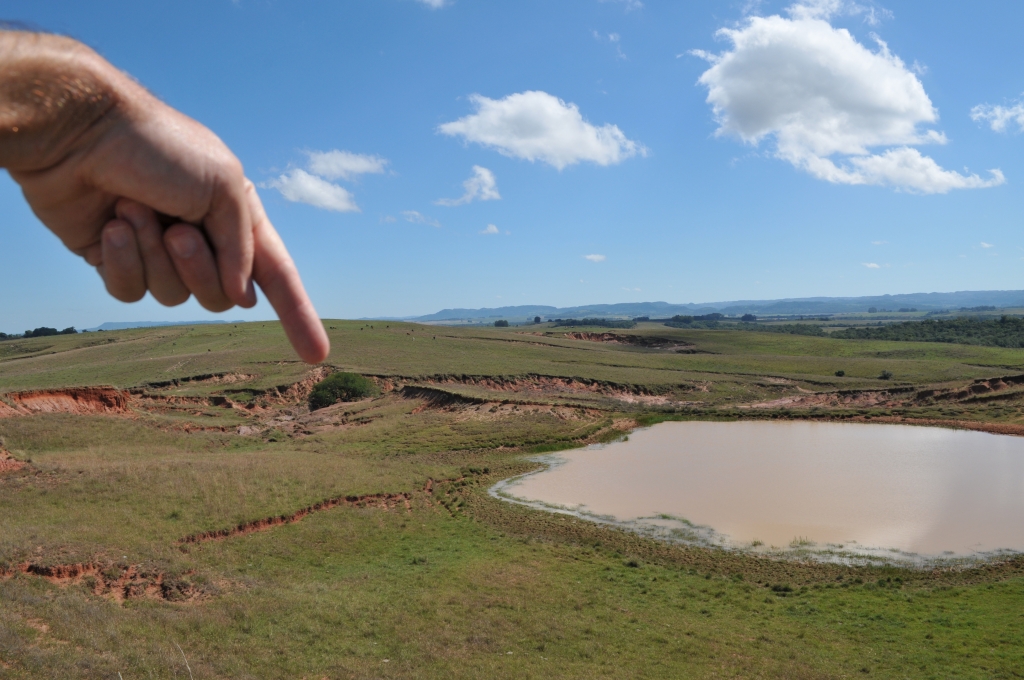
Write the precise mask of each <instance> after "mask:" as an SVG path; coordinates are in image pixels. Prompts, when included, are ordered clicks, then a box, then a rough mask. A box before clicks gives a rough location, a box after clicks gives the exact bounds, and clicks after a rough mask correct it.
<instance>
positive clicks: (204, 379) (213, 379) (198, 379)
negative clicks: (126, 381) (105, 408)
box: [146, 373, 259, 390]
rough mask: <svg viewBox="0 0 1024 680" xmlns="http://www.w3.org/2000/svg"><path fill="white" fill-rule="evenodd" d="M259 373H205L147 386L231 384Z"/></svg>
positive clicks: (252, 378) (156, 387)
mask: <svg viewBox="0 0 1024 680" xmlns="http://www.w3.org/2000/svg"><path fill="white" fill-rule="evenodd" d="M258 377H259V376H258V375H251V374H248V373H203V374H200V375H191V376H186V377H184V378H173V379H171V380H161V381H159V382H150V383H146V387H149V388H152V389H157V390H159V389H166V388H168V387H180V386H182V385H222V384H223V385H230V384H232V383H237V382H245V381H248V380H255V379H256V378H258Z"/></svg>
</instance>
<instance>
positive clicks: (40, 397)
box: [0, 387, 129, 418]
mask: <svg viewBox="0 0 1024 680" xmlns="http://www.w3.org/2000/svg"><path fill="white" fill-rule="evenodd" d="M4 397H5V398H6V400H7V402H9V404H11V405H13V408H12V406H11V405H8V404H4V403H3V402H0V418H5V417H12V416H27V415H33V414H36V413H81V414H96V413H102V414H112V413H113V414H118V413H127V412H128V398H129V397H128V393H127V392H125V391H122V390H118V389H115V388H113V387H72V388H68V389H62V390H34V391H31V392H9V393H7V394H6V395H4Z"/></svg>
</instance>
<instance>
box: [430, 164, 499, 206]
mask: <svg viewBox="0 0 1024 680" xmlns="http://www.w3.org/2000/svg"><path fill="white" fill-rule="evenodd" d="M462 186H463V187H464V188H465V190H466V193H464V194H462V197H461V198H440V199H438V200H436V201H434V203H436V204H437V205H446V206H454V205H464V204H466V203H469V202H470V201H473V200H474V199H475V200H479V201H497V200H499V199H500V198H501V194H499V193H498V182H497V180H495V179H494V173H493V172H491V171H490V170H488V169H487V168H484V167H481V166H479V165H474V166H473V176H472V177H470V178H469V179H467V180H466V181H465V182H463V183H462Z"/></svg>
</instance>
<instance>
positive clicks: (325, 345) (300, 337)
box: [246, 182, 331, 364]
mask: <svg viewBox="0 0 1024 680" xmlns="http://www.w3.org/2000/svg"><path fill="white" fill-rule="evenodd" d="M246 189H247V192H248V195H249V210H250V214H251V215H252V217H253V234H254V237H255V252H254V259H253V278H255V279H256V283H258V284H259V285H260V288H262V289H263V292H264V293H265V294H266V296H267V300H269V301H270V304H271V306H273V308H274V311H275V312H277V316H278V318H280V319H281V325H282V326H284V332H285V334H286V335H287V336H288V340H289V341H290V342H291V343H292V347H294V348H295V351H296V352H297V353H298V355H299V356H300V357H301V358H302V360H303V361H305V362H306V363H310V364H316V363H320V362H321V361H323V360H324V359H326V358H327V355H328V354H330V351H331V342H330V340H328V339H327V331H325V330H324V325H323V323H321V321H320V317H319V316H318V315H317V313H316V309H314V308H313V303H312V301H310V299H309V296H308V295H307V294H306V289H305V288H304V287H303V285H302V279H301V278H300V277H299V271H298V269H296V268H295V262H294V261H293V260H292V258H291V256H290V255H289V254H288V250H287V249H286V248H285V247H284V242H283V241H282V240H281V237H280V236H279V235H278V233H277V231H276V230H275V229H274V227H273V225H271V224H270V221H269V220H268V219H267V216H266V213H265V212H264V211H263V204H262V203H260V199H259V196H257V194H256V188H255V187H254V186H253V185H252V183H251V182H248V185H247V187H246Z"/></svg>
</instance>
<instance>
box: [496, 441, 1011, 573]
mask: <svg viewBox="0 0 1024 680" xmlns="http://www.w3.org/2000/svg"><path fill="white" fill-rule="evenodd" d="M539 460H542V461H543V462H546V463H548V464H549V467H547V468H546V469H545V470H543V471H541V472H537V473H532V474H529V475H525V476H522V477H518V478H514V479H511V480H506V481H504V482H501V483H500V484H498V485H497V486H496V487H494V488H493V489H492V491H491V493H492V495H495V496H497V497H500V498H504V499H505V500H509V501H512V502H519V503H524V504H527V505H531V506H534V507H540V508H544V509H548V510H552V511H555V512H562V513H567V514H571V515H576V516H577V517H579V518H585V519H590V520H594V521H600V522H610V523H615V524H620V525H624V526H627V527H629V528H632V529H634V530H637V531H641V532H645V533H650V534H653V535H658V536H661V537H663V538H666V539H669V540H680V541H683V542H688V543H698V544H710V545H718V546H722V547H726V548H734V549H743V550H750V551H754V552H778V553H786V552H791V553H793V552H798V553H800V554H807V555H810V556H817V557H821V558H824V559H839V560H849V559H854V560H864V559H867V560H869V561H873V560H877V559H885V560H887V561H893V560H895V561H911V562H914V561H916V562H934V561H936V560H959V559H970V560H974V559H979V558H984V557H990V556H992V555H994V554H999V553H1000V552H1002V551H1024V437H1011V436H1006V435H994V434H988V433H984V432H971V431H965V430H949V429H942V428H934V427H917V426H910V425H881V424H853V423H811V422H763V421H762V422H757V421H739V422H731V423H715V422H670V423H662V424H659V425H655V426H654V427H650V428H646V429H641V430H637V431H635V432H633V433H632V434H630V435H629V437H628V439H626V440H625V441H619V442H614V443H611V444H606V445H597V446H591V447H588V448H585V449H577V450H573V451H565V452H560V453H558V454H552V455H549V456H544V457H541V458H539ZM569 521H571V520H569Z"/></svg>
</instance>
